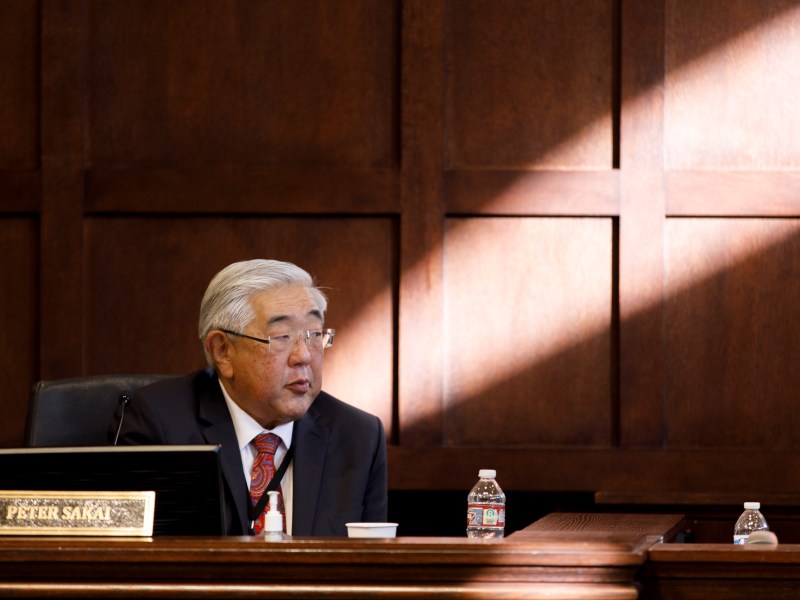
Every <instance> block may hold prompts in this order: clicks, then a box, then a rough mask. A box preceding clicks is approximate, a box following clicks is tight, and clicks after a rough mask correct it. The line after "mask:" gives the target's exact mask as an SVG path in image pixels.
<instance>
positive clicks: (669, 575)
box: [639, 543, 800, 600]
mask: <svg viewBox="0 0 800 600" xmlns="http://www.w3.org/2000/svg"><path fill="white" fill-rule="evenodd" d="M639 579H640V581H641V582H642V585H643V594H642V598H644V599H647V600H655V599H659V600H665V599H673V598H674V599H681V600H739V599H742V600H744V599H747V600H753V599H759V600H761V599H787V600H789V599H791V600H794V599H796V598H798V597H800V545H797V544H788V545H778V546H762V545H752V546H734V545H733V544H732V543H730V544H659V545H657V546H653V547H652V548H651V549H650V551H649V553H648V560H647V562H646V564H645V565H644V567H643V569H642V572H641V573H640V576H639Z"/></svg>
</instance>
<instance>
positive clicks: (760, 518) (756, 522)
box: [733, 502, 769, 544]
mask: <svg viewBox="0 0 800 600" xmlns="http://www.w3.org/2000/svg"><path fill="white" fill-rule="evenodd" d="M760 509H761V503H760V502H745V503H744V512H743V513H742V514H741V516H740V517H739V518H738V519H737V521H736V527H734V528H733V543H734V544H746V543H747V537H748V536H749V535H750V534H751V533H753V532H754V531H769V526H768V525H767V520H766V519H765V518H764V515H762V514H761V510H760Z"/></svg>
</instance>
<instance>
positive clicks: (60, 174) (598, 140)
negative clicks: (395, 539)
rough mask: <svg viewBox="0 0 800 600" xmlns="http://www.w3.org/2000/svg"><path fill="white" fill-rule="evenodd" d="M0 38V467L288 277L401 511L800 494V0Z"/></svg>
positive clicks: (153, 9)
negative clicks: (106, 386)
mask: <svg viewBox="0 0 800 600" xmlns="http://www.w3.org/2000/svg"><path fill="white" fill-rule="evenodd" d="M2 12H3V17H2V19H0V45H1V46H0V48H2V52H0V133H1V135H0V260H2V264H3V268H2V269H0V289H2V295H1V296H0V298H1V300H0V330H2V332H3V334H4V342H5V343H3V344H2V345H1V346H0V406H1V407H2V411H3V412H2V414H3V419H2V421H0V445H3V446H14V445H19V444H21V443H22V440H23V429H24V420H25V410H26V406H27V402H28V391H29V389H30V387H31V385H32V384H33V383H34V382H35V381H36V380H37V379H52V378H62V377H74V376H79V375H85V374H86V375H88V374H99V373H111V372H159V373H174V374H181V373H186V372H189V371H191V370H194V369H195V368H198V367H200V366H202V362H203V358H202V352H201V348H200V344H199V342H198V340H197V339H196V333H195V329H196V320H197V311H198V306H199V301H200V297H201V295H202V293H203V290H204V289H205V286H206V284H207V283H208V281H209V279H210V278H211V277H212V276H213V274H214V273H216V272H217V271H218V270H219V269H220V268H222V267H223V266H225V265H226V264H228V263H230V262H232V261H235V260H240V259H245V258H251V257H275V258H281V259H285V260H290V261H294V262H297V263H298V264H300V265H302V266H303V267H305V268H306V269H308V270H309V271H311V272H312V273H313V274H314V275H315V276H316V277H317V279H318V281H319V282H320V284H321V285H323V286H324V287H326V289H327V292H328V295H329V296H330V300H331V304H330V312H329V317H328V323H329V325H330V326H333V327H336V328H337V330H338V334H337V338H336V346H335V347H334V348H333V349H332V350H331V351H330V352H329V353H328V355H327V357H326V358H327V364H326V374H325V386H324V387H325V388H326V389H327V390H328V391H330V392H332V393H334V394H336V395H338V396H340V397H341V398H343V399H344V400H347V401H349V402H351V403H353V404H355V405H358V406H360V407H363V408H365V409H367V410H370V411H372V412H374V413H375V414H378V415H379V416H380V417H381V418H382V419H383V422H384V424H385V426H386V429H387V433H388V435H389V441H390V445H391V447H390V461H391V464H390V486H391V487H392V488H393V489H397V490H402V489H444V490H462V489H467V488H468V487H469V486H470V485H471V484H472V482H473V480H474V479H475V476H476V472H477V469H478V468H479V467H495V468H497V469H498V471H499V478H500V481H501V483H502V484H503V486H504V487H505V488H507V489H509V490H526V491H557V492H564V491H566V492H570V491H581V492H583V491H589V492H608V493H615V492H618V493H629V492H636V493H670V492H683V491H690V492H699V493H723V492H742V493H744V492H747V491H753V492H764V493H794V494H800V483H797V478H794V477H790V476H787V475H788V474H790V473H795V472H797V469H798V468H800V464H798V461H799V459H798V457H796V456H795V455H796V454H798V452H797V451H798V449H800V411H797V410H795V405H796V403H797V402H798V400H800V391H799V390H800V369H798V367H797V365H798V364H800V349H799V348H800V111H799V110H797V97H798V95H800V79H798V75H797V74H798V73H800V36H798V35H797V31H798V28H800V0H761V1H759V2H753V1H752V0H293V1H291V2H285V1H283V0H189V1H187V0H39V1H38V2H37V1H34V0H5V1H4V2H3V7H2ZM737 461H743V464H744V467H740V466H737ZM742 468H744V470H745V472H746V473H747V474H746V475H745V476H744V477H745V479H746V481H747V483H745V484H743V483H742V475H741V471H742ZM742 499H745V498H742ZM748 499H749V498H748Z"/></svg>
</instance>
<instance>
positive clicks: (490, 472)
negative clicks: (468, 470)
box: [478, 469, 497, 479]
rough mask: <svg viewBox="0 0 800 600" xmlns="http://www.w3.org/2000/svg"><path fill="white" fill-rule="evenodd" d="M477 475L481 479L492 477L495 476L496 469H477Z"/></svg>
mask: <svg viewBox="0 0 800 600" xmlns="http://www.w3.org/2000/svg"><path fill="white" fill-rule="evenodd" d="M478 477H480V478H481V479H494V478H495V477H497V471H495V470H494V469H481V470H480V471H478Z"/></svg>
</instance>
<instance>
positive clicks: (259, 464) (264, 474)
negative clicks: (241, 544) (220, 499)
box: [250, 433, 286, 533]
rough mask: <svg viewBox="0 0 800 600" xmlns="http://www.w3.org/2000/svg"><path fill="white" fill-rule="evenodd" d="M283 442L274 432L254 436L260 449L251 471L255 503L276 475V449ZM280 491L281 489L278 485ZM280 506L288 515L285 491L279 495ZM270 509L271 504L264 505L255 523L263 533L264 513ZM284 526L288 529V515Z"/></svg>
mask: <svg viewBox="0 0 800 600" xmlns="http://www.w3.org/2000/svg"><path fill="white" fill-rule="evenodd" d="M280 443H281V438H279V437H278V436H277V435H275V434H274V433H262V434H260V435H257V436H256V437H254V438H253V445H254V446H255V447H256V450H258V454H257V455H256V460H255V462H254V463H253V470H252V471H251V472H250V499H251V501H252V502H253V505H254V506H255V504H256V503H257V502H258V501H259V499H260V498H261V496H262V495H263V494H264V493H265V492H266V491H267V486H268V485H269V482H270V481H271V480H272V477H273V476H274V475H275V451H276V450H277V449H278V445H280ZM278 491H279V492H280V491H281V489H280V487H278ZM278 508H280V511H281V514H283V515H286V512H285V511H284V510H283V493H281V494H280V496H279V497H278ZM268 509H269V504H267V505H266V506H265V507H264V511H263V512H262V513H261V514H260V515H259V516H258V518H257V519H256V521H255V523H254V524H253V530H254V531H255V532H256V533H261V532H262V531H263V529H264V515H265V513H266V511H267V510H268ZM283 528H284V530H286V517H285V516H284V520H283Z"/></svg>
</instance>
